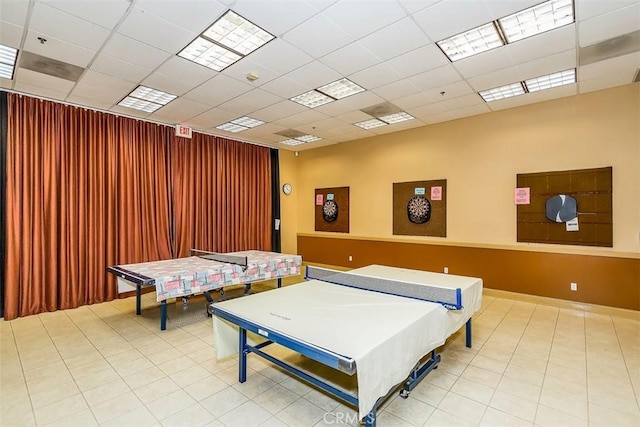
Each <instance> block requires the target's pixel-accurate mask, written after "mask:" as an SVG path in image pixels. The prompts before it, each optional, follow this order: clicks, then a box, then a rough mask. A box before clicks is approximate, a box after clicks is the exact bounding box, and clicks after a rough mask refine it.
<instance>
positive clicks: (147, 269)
mask: <svg viewBox="0 0 640 427" xmlns="http://www.w3.org/2000/svg"><path fill="white" fill-rule="evenodd" d="M301 267H302V257H301V256H299V255H290V254H282V253H278V252H265V251H257V250H250V251H240V252H229V253H224V254H223V253H216V252H209V251H201V250H196V249H192V250H191V256H189V257H185V258H177V259H169V260H162V261H152V262H143V263H137V264H124V265H115V266H111V267H108V268H107V271H108V272H109V273H112V274H114V275H116V277H117V278H118V282H119V285H120V284H125V285H126V286H130V287H131V286H133V287H135V289H136V314H137V315H140V314H141V313H142V309H141V298H142V288H144V287H148V286H155V290H156V299H157V301H158V302H160V329H161V330H165V329H166V327H167V300H168V299H170V298H182V299H183V303H184V304H187V303H188V298H189V297H190V296H192V295H197V294H204V295H205V297H206V298H207V301H208V302H210V303H211V302H213V298H212V297H211V295H210V293H209V292H210V291H213V290H220V292H221V293H223V292H224V287H225V286H231V285H244V286H245V290H244V293H245V294H247V293H248V292H249V291H250V289H251V284H252V283H256V282H261V281H265V280H272V279H277V280H278V285H277V286H278V287H281V286H282V278H283V277H287V276H295V275H298V274H300V272H301Z"/></svg>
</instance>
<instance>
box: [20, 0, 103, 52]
mask: <svg viewBox="0 0 640 427" xmlns="http://www.w3.org/2000/svg"><path fill="white" fill-rule="evenodd" d="M29 28H30V29H32V30H34V31H37V32H40V33H43V34H46V35H48V36H51V37H53V38H56V39H58V40H62V41H64V42H67V43H71V44H75V45H77V46H82V47H84V48H87V49H91V50H98V49H100V47H101V46H102V45H103V44H104V42H105V40H107V38H108V37H109V30H107V29H106V28H103V27H101V26H99V25H96V24H94V23H92V22H89V21H86V20H84V19H81V18H78V17H76V16H73V15H69V14H68V13H65V12H63V11H61V10H59V9H56V8H53V7H50V6H47V5H46V4H44V3H39V2H36V3H35V4H34V6H33V11H32V13H31V20H30V22H29Z"/></svg>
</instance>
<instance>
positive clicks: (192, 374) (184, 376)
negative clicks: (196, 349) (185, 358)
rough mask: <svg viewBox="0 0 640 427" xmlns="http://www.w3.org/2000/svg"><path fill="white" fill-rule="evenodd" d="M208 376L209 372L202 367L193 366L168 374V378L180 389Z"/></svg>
mask: <svg viewBox="0 0 640 427" xmlns="http://www.w3.org/2000/svg"><path fill="white" fill-rule="evenodd" d="M210 375H211V372H209V371H207V370H206V369H204V368H203V367H201V366H193V367H191V368H189V369H185V370H181V371H179V372H176V373H173V374H170V375H169V378H171V379H172V380H173V381H174V382H175V383H176V384H178V385H179V386H180V387H186V386H188V385H190V384H193V383H195V382H197V381H200V380H202V379H203V378H206V377H208V376H210Z"/></svg>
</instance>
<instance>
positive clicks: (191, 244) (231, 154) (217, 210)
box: [172, 134, 273, 256]
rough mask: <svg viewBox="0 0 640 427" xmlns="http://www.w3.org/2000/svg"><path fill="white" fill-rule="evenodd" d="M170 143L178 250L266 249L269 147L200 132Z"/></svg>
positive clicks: (268, 235)
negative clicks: (190, 137)
mask: <svg viewBox="0 0 640 427" xmlns="http://www.w3.org/2000/svg"><path fill="white" fill-rule="evenodd" d="M172 148H173V149H172V160H173V165H174V170H173V176H172V178H173V185H172V188H173V195H174V211H175V230H176V232H175V249H176V254H177V256H186V255H188V254H189V249H191V248H196V249H203V250H210V251H216V252H233V251H239V250H247V249H258V250H270V249H271V226H272V221H273V219H272V213H271V161H270V149H269V148H266V147H260V146H257V145H251V144H244V143H240V142H237V141H232V140H229V139H225V138H218V137H213V136H209V135H202V134H194V135H193V139H191V140H189V139H183V138H176V140H175V141H174V143H173V144H172Z"/></svg>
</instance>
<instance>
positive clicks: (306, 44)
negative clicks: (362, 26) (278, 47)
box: [282, 14, 353, 58]
mask: <svg viewBox="0 0 640 427" xmlns="http://www.w3.org/2000/svg"><path fill="white" fill-rule="evenodd" d="M318 34H322V37H318ZM282 38H283V39H284V40H285V41H287V42H289V43H291V44H292V45H294V46H296V47H298V48H299V49H302V50H304V51H305V52H307V53H308V54H309V55H311V56H312V57H314V58H321V57H323V56H325V55H326V54H328V53H329V52H333V51H334V50H336V49H340V48H341V47H343V46H346V45H347V44H349V43H351V42H353V38H352V37H351V36H349V35H348V34H347V33H345V32H344V31H343V30H342V29H341V28H340V27H338V26H337V25H336V24H334V23H333V22H331V20H329V19H328V18H327V17H326V16H325V15H322V14H318V15H315V16H314V17H312V18H311V19H309V20H308V21H306V22H305V23H304V25H301V26H299V27H296V28H294V29H293V30H291V31H288V32H287V33H285V34H284V35H283V36H282Z"/></svg>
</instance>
